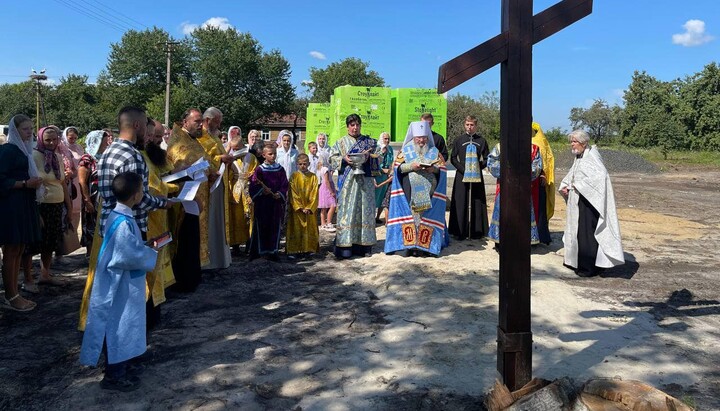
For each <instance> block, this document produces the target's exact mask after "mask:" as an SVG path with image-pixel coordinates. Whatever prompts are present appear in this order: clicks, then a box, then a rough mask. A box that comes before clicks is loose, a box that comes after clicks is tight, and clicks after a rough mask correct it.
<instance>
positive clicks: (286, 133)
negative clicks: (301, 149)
mask: <svg viewBox="0 0 720 411" xmlns="http://www.w3.org/2000/svg"><path fill="white" fill-rule="evenodd" d="M278 141H279V142H280V143H279V145H278V148H277V160H275V161H277V163H278V164H280V165H281V166H283V168H284V169H285V175H287V179H288V181H290V176H292V173H294V172H296V171H297V164H296V161H297V156H298V151H297V149H295V148H294V147H293V145H292V143H293V133H292V132H291V131H290V130H282V131H281V132H280V134H279V135H278Z"/></svg>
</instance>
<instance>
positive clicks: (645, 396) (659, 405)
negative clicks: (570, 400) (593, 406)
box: [583, 378, 692, 411]
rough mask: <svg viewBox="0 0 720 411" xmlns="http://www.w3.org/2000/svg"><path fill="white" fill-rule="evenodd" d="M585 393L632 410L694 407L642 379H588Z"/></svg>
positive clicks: (668, 410) (680, 410) (687, 409)
mask: <svg viewBox="0 0 720 411" xmlns="http://www.w3.org/2000/svg"><path fill="white" fill-rule="evenodd" d="M583 392H584V393H588V394H592V395H596V396H598V397H601V398H604V399H606V400H609V401H613V402H616V403H619V404H622V405H623V406H624V407H627V409H628V410H631V411H673V410H677V411H692V407H690V406H688V405H687V404H685V403H683V402H682V401H680V400H678V399H676V398H673V397H672V396H670V395H668V394H666V393H664V392H662V391H660V390H658V389H657V388H655V387H652V386H650V385H648V384H645V383H643V382H640V381H633V380H627V381H623V380H620V379H605V378H597V379H593V380H590V381H588V382H587V383H586V384H585V387H584V388H583Z"/></svg>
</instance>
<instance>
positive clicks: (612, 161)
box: [553, 148, 660, 174]
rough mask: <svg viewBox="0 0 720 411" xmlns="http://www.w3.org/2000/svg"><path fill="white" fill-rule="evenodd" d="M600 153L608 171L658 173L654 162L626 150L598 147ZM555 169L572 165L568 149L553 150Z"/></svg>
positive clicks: (568, 167) (564, 168) (571, 156)
mask: <svg viewBox="0 0 720 411" xmlns="http://www.w3.org/2000/svg"><path fill="white" fill-rule="evenodd" d="M598 150H600V155H601V156H602V158H603V163H605V168H607V170H608V172H609V173H645V174H651V173H658V172H660V168H659V167H658V166H656V165H655V164H653V163H651V162H649V161H647V160H645V159H644V158H642V157H640V156H639V155H637V154H633V153H628V152H627V151H620V150H613V149H609V148H599V149H598ZM553 154H554V155H555V169H556V170H569V169H570V167H572V163H573V160H574V159H575V156H573V155H572V153H571V152H570V150H563V151H561V152H554V153H553Z"/></svg>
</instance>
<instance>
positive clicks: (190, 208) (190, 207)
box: [182, 201, 200, 215]
mask: <svg viewBox="0 0 720 411" xmlns="http://www.w3.org/2000/svg"><path fill="white" fill-rule="evenodd" d="M182 205H183V208H185V212H186V213H188V214H192V215H200V207H198V205H197V203H196V202H194V201H183V202H182Z"/></svg>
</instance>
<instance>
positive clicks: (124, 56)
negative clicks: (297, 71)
mask: <svg viewBox="0 0 720 411" xmlns="http://www.w3.org/2000/svg"><path fill="white" fill-rule="evenodd" d="M166 42H174V43H177V44H175V45H174V46H173V53H172V60H171V61H172V65H171V99H170V120H171V121H175V120H178V119H179V117H180V115H181V114H182V112H183V111H184V110H185V109H187V108H188V107H192V106H195V107H200V108H206V107H209V106H216V107H218V108H219V109H220V110H222V111H223V114H224V123H225V124H226V125H228V124H229V125H239V126H241V127H246V126H247V125H248V124H250V123H252V122H253V120H255V119H257V118H259V117H262V116H265V115H268V114H270V113H283V114H284V113H287V112H289V110H291V108H292V105H293V101H294V100H295V90H294V88H293V87H292V85H291V84H290V64H289V63H288V61H287V60H286V59H285V58H284V57H283V56H282V54H281V53H280V52H279V51H277V50H270V51H264V50H263V48H262V46H261V45H260V43H259V42H258V41H257V40H256V39H255V38H253V37H252V35H250V34H248V33H241V32H238V31H237V30H235V29H227V30H221V29H218V28H215V27H207V28H199V29H197V30H195V31H194V32H193V33H192V34H191V35H190V36H189V37H186V38H183V39H175V38H173V37H172V36H170V35H169V34H168V33H167V32H166V31H164V30H162V29H160V28H157V27H155V28H152V29H148V30H144V31H135V30H130V31H127V32H126V33H125V34H124V35H123V37H122V39H121V40H120V41H119V42H118V43H114V44H112V45H111V46H110V53H109V56H108V62H107V65H106V67H105V69H104V70H103V71H102V72H101V73H100V74H99V75H98V79H97V82H96V83H94V84H93V83H90V82H89V81H88V77H87V76H80V75H74V74H70V75H68V76H66V77H63V78H61V79H60V81H59V83H58V84H55V85H43V86H42V94H43V100H44V102H45V103H44V111H45V115H46V119H47V123H50V124H57V125H59V126H67V125H74V126H77V127H79V128H80V129H81V130H82V131H83V132H87V131H89V130H93V129H98V128H102V127H107V126H108V125H110V126H112V125H115V115H116V113H117V111H118V110H119V109H120V108H121V107H122V106H125V105H129V104H130V105H136V106H141V107H145V108H147V110H148V113H149V115H151V116H153V117H155V118H157V119H160V120H162V119H164V116H165V114H164V113H165V79H166V64H167V60H166V54H165V53H164V52H163V48H164V45H165V43H166ZM17 113H25V114H28V115H30V116H32V117H34V116H35V91H34V83H33V82H32V81H26V82H23V83H17V84H3V85H0V122H6V121H7V120H9V119H10V117H12V116H13V115H14V114H17Z"/></svg>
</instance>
